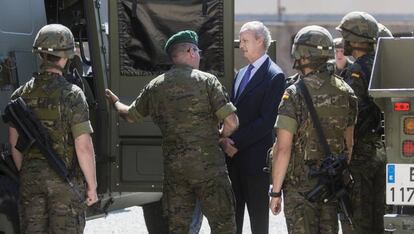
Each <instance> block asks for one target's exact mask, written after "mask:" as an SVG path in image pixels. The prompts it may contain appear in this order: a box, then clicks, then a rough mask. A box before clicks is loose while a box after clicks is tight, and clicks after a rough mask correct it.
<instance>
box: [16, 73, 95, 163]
mask: <svg viewBox="0 0 414 234" xmlns="http://www.w3.org/2000/svg"><path fill="white" fill-rule="evenodd" d="M18 97H22V98H23V99H24V101H25V102H26V104H27V105H28V106H29V107H30V109H31V110H32V111H33V113H34V114H35V115H36V117H37V118H38V119H39V121H40V122H41V123H42V124H43V126H45V127H46V129H47V130H48V134H49V137H50V140H51V144H50V145H51V146H52V147H53V149H54V150H55V152H56V153H57V154H58V155H59V156H60V157H62V159H63V161H64V162H65V163H66V165H67V167H69V165H71V163H72V160H73V156H74V155H75V149H74V139H75V138H76V137H78V136H80V135H82V134H84V133H92V132H93V130H92V126H91V123H90V121H89V109H88V104H87V103H86V98H85V95H84V94H83V92H82V90H81V89H80V88H79V87H78V86H76V85H73V84H71V83H69V82H68V81H66V79H65V78H64V77H63V76H59V75H57V74H53V73H47V72H43V73H40V74H34V77H33V78H32V79H31V80H29V81H28V82H27V83H26V84H24V85H22V86H21V87H19V88H18V89H17V90H16V91H15V92H14V93H13V94H12V96H11V99H12V100H13V99H16V98H18ZM30 158H38V159H45V157H44V156H43V155H42V154H41V153H40V151H39V150H38V149H37V148H35V147H33V148H32V149H30V150H29V152H27V154H26V155H25V159H30ZM70 167H71V166H70Z"/></svg>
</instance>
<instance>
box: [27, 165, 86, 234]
mask: <svg viewBox="0 0 414 234" xmlns="http://www.w3.org/2000/svg"><path fill="white" fill-rule="evenodd" d="M77 184H78V186H79V189H80V190H81V194H84V193H85V189H84V186H83V182H77ZM84 208H85V206H84V205H83V204H82V203H81V202H80V201H79V198H78V197H77V196H76V195H75V194H74V193H73V192H72V191H71V190H70V187H69V185H68V184H67V183H65V182H63V180H62V179H61V178H60V177H59V176H58V175H57V174H56V172H55V171H53V170H52V169H51V168H50V166H49V165H48V163H47V161H46V160H41V159H32V160H24V161H23V165H22V169H21V171H20V217H21V232H22V233H83V229H84V227H85V215H84V214H85V209H84Z"/></svg>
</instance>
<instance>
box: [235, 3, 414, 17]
mask: <svg viewBox="0 0 414 234" xmlns="http://www.w3.org/2000/svg"><path fill="white" fill-rule="evenodd" d="M234 1H235V11H236V14H276V13H277V12H278V6H277V5H278V2H280V6H281V8H282V9H284V10H283V14H345V13H348V12H350V11H354V10H360V11H366V12H369V13H371V14H414V0H342V1H339V0H234Z"/></svg>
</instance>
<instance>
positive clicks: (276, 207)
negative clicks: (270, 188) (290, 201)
mask: <svg viewBox="0 0 414 234" xmlns="http://www.w3.org/2000/svg"><path fill="white" fill-rule="evenodd" d="M269 209H270V210H271V211H272V213H273V214H274V215H278V214H279V213H280V211H281V210H282V198H281V197H272V198H271V199H270V203H269Z"/></svg>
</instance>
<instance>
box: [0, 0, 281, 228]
mask: <svg viewBox="0 0 414 234" xmlns="http://www.w3.org/2000/svg"><path fill="white" fill-rule="evenodd" d="M50 23H60V24H63V25H65V26H67V27H69V28H70V29H71V30H72V32H73V34H74V36H75V40H76V42H77V44H78V45H79V48H78V55H79V56H78V57H77V60H74V61H73V63H72V66H71V67H72V68H76V72H74V70H72V69H71V72H70V74H69V75H70V77H71V78H73V77H75V81H76V83H77V84H78V85H80V86H82V87H83V88H84V91H85V94H86V96H87V101H88V103H89V108H90V117H91V121H92V125H93V127H94V131H95V132H94V134H93V140H94V146H95V152H96V163H97V176H98V193H99V197H100V203H99V206H100V208H101V209H100V210H101V212H100V213H99V212H98V213H97V212H96V210H95V212H89V218H93V217H97V216H96V215H102V212H108V211H111V210H116V209H121V208H125V207H129V206H136V205H143V206H144V207H145V206H148V207H149V208H150V209H147V211H148V212H146V211H145V210H146V209H144V213H146V214H145V216H146V219H147V218H150V219H151V218H153V217H151V216H152V215H156V216H160V213H161V212H160V211H159V210H156V211H154V209H155V208H157V207H158V208H159V200H160V198H161V196H162V193H161V191H162V183H163V165H162V161H163V160H162V150H161V133H160V130H159V129H158V127H156V126H155V125H154V123H153V122H152V121H151V119H150V118H148V119H146V120H145V121H143V122H141V123H138V124H129V123H127V122H125V121H122V120H120V118H119V117H118V116H117V114H116V113H115V111H113V109H112V106H111V105H109V104H108V103H107V102H106V100H105V96H104V89H105V88H108V87H109V88H110V89H112V90H113V91H114V92H115V93H116V94H118V95H119V97H120V98H121V100H122V101H123V102H124V103H131V102H132V101H133V100H134V99H135V98H136V96H137V95H138V94H139V91H140V90H141V89H142V88H143V87H144V86H145V85H146V84H147V83H148V82H149V81H150V80H151V79H153V78H154V77H156V76H157V75H159V74H161V73H163V72H165V71H167V70H168V69H169V68H170V67H171V62H170V61H169V59H168V58H167V56H166V54H165V53H164V52H163V47H164V45H165V42H166V40H167V39H168V38H169V37H170V36H171V35H173V34H174V33H175V32H177V31H180V30H184V29H192V30H194V31H196V32H197V33H198V35H199V39H200V45H199V47H200V49H201V50H203V53H202V59H201V70H204V71H207V72H210V73H213V74H215V75H216V76H217V77H219V79H220V81H221V82H222V83H223V84H224V85H225V86H227V88H230V85H231V83H232V79H233V76H234V69H235V67H237V68H239V67H241V64H242V63H244V61H241V60H240V61H238V62H237V65H236V66H235V65H234V50H235V49H234V43H235V42H234V1H233V0H209V1H205V0H141V1H138V0H116V1H115V0H114V1H106V0H44V1H37V0H20V1H15V0H3V1H2V3H1V7H0V110H1V111H2V113H3V111H4V107H5V106H6V104H7V103H8V101H9V97H10V95H11V93H12V92H13V91H14V90H15V89H16V88H17V87H19V86H20V85H22V84H24V83H25V82H26V81H27V80H29V79H30V78H31V76H32V72H34V71H36V70H37V67H38V63H39V61H38V59H37V58H36V56H35V55H34V54H33V53H32V52H31V51H32V45H33V40H34V38H35V36H36V33H37V31H38V30H39V29H40V28H41V27H42V26H44V25H46V24H50ZM237 46H238V44H237V43H236V47H237ZM275 48H276V47H275V42H272V45H271V47H270V50H269V53H270V55H271V57H272V58H275V55H276V50H275ZM236 51H238V50H237V49H236ZM238 57H239V55H238ZM74 74H75V76H74ZM76 74H78V75H79V76H77V75H76ZM7 129H8V126H7V125H6V124H4V123H3V122H2V121H0V153H1V159H0V165H1V166H0V233H1V232H5V233H13V232H17V230H18V225H17V224H18V218H17V217H18V216H17V208H16V194H17V181H18V176H17V172H16V169H15V168H14V164H13V162H12V160H11V156H10V146H9V144H8V133H7ZM200 173H203V172H200ZM154 204H155V205H154ZM156 204H158V205H156ZM148 216H150V217H148ZM153 219H156V218H153ZM151 223H153V224H154V226H157V225H158V224H157V222H151Z"/></svg>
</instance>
